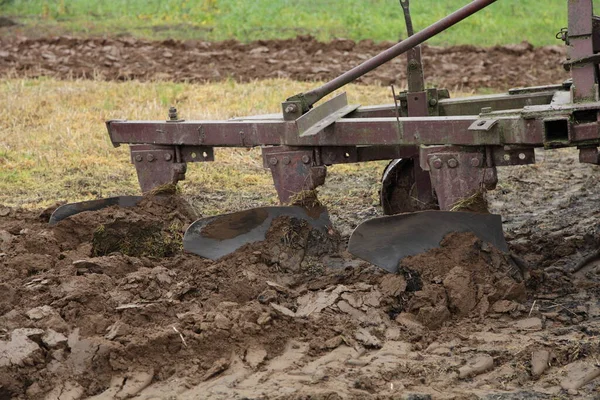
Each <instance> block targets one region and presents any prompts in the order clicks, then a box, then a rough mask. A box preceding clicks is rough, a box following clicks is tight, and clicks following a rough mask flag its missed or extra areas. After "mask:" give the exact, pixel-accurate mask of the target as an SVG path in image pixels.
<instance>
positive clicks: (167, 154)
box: [165, 153, 173, 161]
mask: <svg viewBox="0 0 600 400" xmlns="http://www.w3.org/2000/svg"><path fill="white" fill-rule="evenodd" d="M172 158H173V156H172V155H171V154H169V153H165V161H171V159H172Z"/></svg>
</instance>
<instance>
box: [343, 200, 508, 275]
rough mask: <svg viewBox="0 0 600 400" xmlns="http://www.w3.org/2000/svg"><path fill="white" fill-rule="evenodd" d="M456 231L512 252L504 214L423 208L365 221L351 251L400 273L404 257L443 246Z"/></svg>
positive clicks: (355, 231) (350, 242)
mask: <svg viewBox="0 0 600 400" xmlns="http://www.w3.org/2000/svg"><path fill="white" fill-rule="evenodd" d="M452 232H471V233H473V234H474V235H475V236H477V237H478V238H479V239H481V240H483V241H484V242H488V243H490V244H492V245H494V246H495V247H496V248H498V249H499V250H501V251H504V252H506V251H508V247H507V244H506V240H505V239H504V233H503V232H502V218H501V217H500V215H495V214H477V213H471V212H454V211H422V212H416V213H408V214H398V215H392V216H387V217H379V218H373V219H371V220H368V221H365V222H363V223H362V224H360V225H359V226H358V227H357V228H356V229H355V230H354V232H353V233H352V236H351V237H350V241H349V242H348V251H350V253H352V254H354V255H355V256H357V257H360V258H362V259H363V260H366V261H368V262H370V263H371V264H374V265H377V266H379V267H381V268H383V269H385V270H386V271H389V272H392V273H396V272H398V263H399V262H400V260H402V259H403V258H404V257H408V256H413V255H416V254H420V253H423V252H426V251H427V250H430V249H433V248H436V247H439V245H440V242H441V241H442V239H443V238H444V236H446V235H447V234H449V233H452Z"/></svg>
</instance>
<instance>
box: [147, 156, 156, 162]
mask: <svg viewBox="0 0 600 400" xmlns="http://www.w3.org/2000/svg"><path fill="white" fill-rule="evenodd" d="M146 160H148V161H149V162H152V161H154V154H148V155H147V156H146Z"/></svg>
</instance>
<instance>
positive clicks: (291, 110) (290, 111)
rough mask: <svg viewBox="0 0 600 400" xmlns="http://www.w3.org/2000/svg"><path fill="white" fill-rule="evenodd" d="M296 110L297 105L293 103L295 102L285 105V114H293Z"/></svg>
mask: <svg viewBox="0 0 600 400" xmlns="http://www.w3.org/2000/svg"><path fill="white" fill-rule="evenodd" d="M297 111H298V106H297V105H295V104H288V105H287V106H286V107H285V113H286V114H293V113H295V112H297Z"/></svg>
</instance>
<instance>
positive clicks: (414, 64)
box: [408, 60, 419, 70]
mask: <svg viewBox="0 0 600 400" xmlns="http://www.w3.org/2000/svg"><path fill="white" fill-rule="evenodd" d="M408 68H409V69H411V70H415V69H417V68H419V63H418V62H416V61H415V60H410V62H409V63H408Z"/></svg>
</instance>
